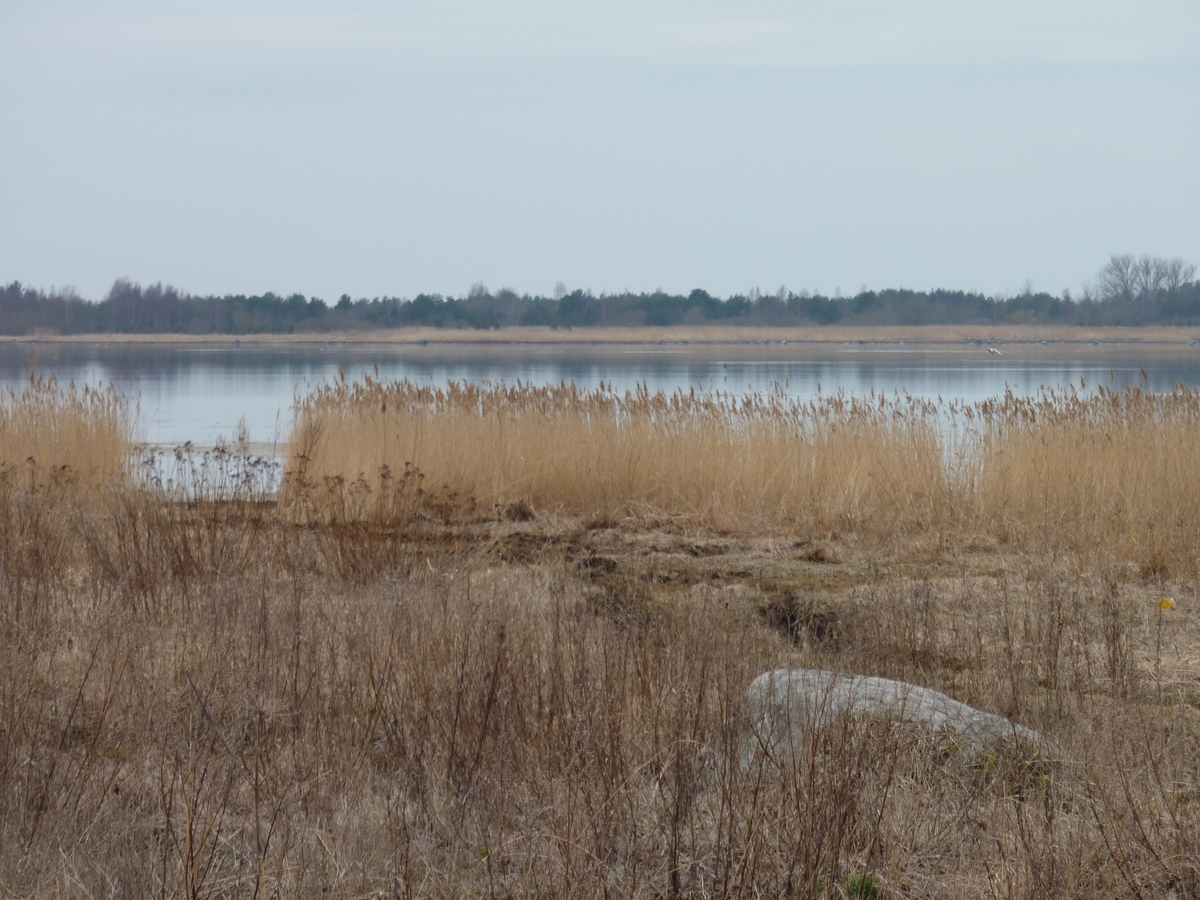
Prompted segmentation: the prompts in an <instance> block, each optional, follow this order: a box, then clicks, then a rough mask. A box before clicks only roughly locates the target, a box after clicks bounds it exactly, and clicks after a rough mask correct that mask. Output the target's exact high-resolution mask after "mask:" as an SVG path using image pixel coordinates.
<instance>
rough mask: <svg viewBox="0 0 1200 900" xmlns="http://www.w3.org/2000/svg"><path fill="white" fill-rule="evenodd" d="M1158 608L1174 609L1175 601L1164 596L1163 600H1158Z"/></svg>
mask: <svg viewBox="0 0 1200 900" xmlns="http://www.w3.org/2000/svg"><path fill="white" fill-rule="evenodd" d="M1158 608H1159V609H1164V610H1166V609H1174V608H1175V601H1174V600H1172V599H1171V598H1170V597H1163V598H1162V599H1161V600H1159V601H1158Z"/></svg>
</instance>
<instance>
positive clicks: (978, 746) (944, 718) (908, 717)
mask: <svg viewBox="0 0 1200 900" xmlns="http://www.w3.org/2000/svg"><path fill="white" fill-rule="evenodd" d="M746 712H747V719H748V723H749V733H748V734H746V735H745V736H744V738H743V739H742V743H741V751H740V756H741V764H742V767H743V768H749V767H750V766H751V765H753V764H754V762H755V761H756V760H758V759H762V758H772V757H775V756H776V755H777V754H780V753H782V752H784V751H786V750H788V748H789V747H790V746H791V745H792V742H793V741H794V742H795V744H796V746H803V745H802V744H801V740H802V739H801V738H800V735H802V733H803V732H804V731H805V730H806V729H810V728H813V727H821V726H824V725H828V724H831V723H833V722H835V721H839V720H841V719H843V718H845V717H870V718H881V719H888V720H892V721H901V722H909V723H914V724H917V725H921V726H925V727H928V728H929V729H930V730H931V731H932V732H933V733H935V734H938V735H942V736H945V737H948V738H949V739H950V740H951V741H952V742H953V743H954V745H956V746H957V747H958V749H959V750H960V752H962V753H963V754H964V758H966V759H969V760H975V759H977V758H979V757H980V756H981V755H983V754H987V753H995V752H998V751H1001V750H1003V749H1005V748H1018V749H1026V750H1030V751H1033V754H1034V755H1038V756H1041V755H1045V754H1047V753H1049V752H1050V751H1051V750H1052V745H1051V744H1050V742H1049V741H1047V740H1046V739H1045V738H1044V737H1043V736H1042V735H1041V734H1039V733H1038V732H1036V731H1034V730H1033V729H1032V728H1026V727H1025V726H1024V725H1018V724H1017V723H1016V722H1013V721H1011V720H1010V719H1006V718H1004V717H1003V716H997V715H994V714H993V713H988V712H982V711H981V710H978V709H975V708H973V707H970V706H967V705H966V704H965V703H959V702H958V701H957V700H952V699H951V698H950V697H947V696H946V695H945V694H941V693H938V692H937V691H934V690H930V689H929V688H924V687H919V686H918V685H915V684H909V683H907V682H904V681H893V680H891V679H889V678H874V677H871V676H867V675H844V674H839V673H836V672H826V671H821V670H819V669H776V670H775V671H773V672H766V673H764V674H762V675H759V676H758V677H757V678H755V679H754V681H753V682H751V684H750V688H749V690H748V691H747V694H746Z"/></svg>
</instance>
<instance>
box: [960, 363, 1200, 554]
mask: <svg viewBox="0 0 1200 900" xmlns="http://www.w3.org/2000/svg"><path fill="white" fill-rule="evenodd" d="M973 424H974V426H975V427H976V428H977V429H978V432H979V440H978V446H977V458H976V459H975V460H974V461H973V464H974V466H975V467H976V471H977V473H978V481H977V482H975V483H973V484H972V487H973V488H974V495H973V496H972V497H970V498H969V499H970V501H971V502H972V503H973V504H974V505H975V508H976V511H977V512H978V514H979V516H980V517H981V519H982V521H984V522H985V523H987V526H988V527H989V528H990V529H991V530H992V532H993V533H995V534H999V535H1003V536H1004V537H1006V538H1008V539H1011V540H1014V541H1016V542H1018V543H1021V544H1025V545H1029V544H1031V543H1034V542H1037V543H1043V544H1049V545H1053V546H1061V547H1064V548H1066V549H1069V550H1071V551H1074V552H1077V553H1081V554H1083V555H1084V556H1085V557H1095V556H1097V555H1104V554H1109V555H1111V556H1115V557H1118V558H1121V559H1127V560H1133V561H1135V562H1136V563H1138V564H1139V565H1140V566H1141V567H1142V568H1143V569H1144V570H1145V571H1146V572H1147V573H1153V574H1156V575H1165V574H1169V573H1177V574H1178V573H1184V572H1190V573H1195V572H1197V571H1198V565H1200V558H1198V556H1197V554H1198V553H1200V543H1198V541H1197V535H1200V390H1197V389H1193V388H1184V387H1180V388H1178V389H1177V390H1175V391H1173V392H1171V393H1167V394H1153V393H1148V392H1146V391H1144V390H1141V389H1140V388H1131V389H1128V390H1125V391H1122V392H1114V391H1112V390H1110V389H1108V388H1105V387H1103V386H1101V387H1100V388H1099V389H1098V391H1097V392H1096V393H1095V394H1091V395H1082V394H1080V393H1078V392H1076V391H1073V390H1068V391H1058V392H1049V393H1044V394H1043V395H1042V396H1040V397H1038V398H1033V399H1025V398H1018V397H1015V396H1013V395H1011V394H1009V395H1008V396H1006V397H1003V398H1000V399H997V400H994V401H987V402H984V403H981V404H979V405H978V406H977V407H976V408H975V419H974V422H973Z"/></svg>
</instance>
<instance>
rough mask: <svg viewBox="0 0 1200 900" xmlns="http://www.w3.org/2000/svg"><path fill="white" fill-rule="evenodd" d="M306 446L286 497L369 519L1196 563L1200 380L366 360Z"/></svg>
mask: <svg viewBox="0 0 1200 900" xmlns="http://www.w3.org/2000/svg"><path fill="white" fill-rule="evenodd" d="M291 452H292V456H291V461H290V463H289V470H288V481H289V483H290V485H291V488H290V489H288V490H285V492H284V498H285V501H287V503H293V500H294V498H295V497H297V496H302V497H304V498H305V499H306V500H312V499H313V498H314V497H317V496H318V495H320V496H322V497H323V499H322V500H321V502H320V503H318V504H317V506H318V507H319V508H326V509H328V508H330V507H332V506H337V507H338V509H340V510H342V511H343V513H344V514H345V515H351V517H353V516H352V514H351V512H349V511H348V509H349V506H348V504H349V502H350V500H351V499H353V500H354V501H355V502H357V503H359V504H360V505H361V504H363V503H375V504H377V505H378V504H379V503H382V502H383V500H384V499H385V498H390V499H389V503H390V504H391V507H393V508H395V507H396V506H397V500H396V498H397V497H399V496H402V497H403V498H404V503H403V504H400V505H401V506H403V508H404V509H405V510H406V511H407V514H409V515H411V514H412V513H413V511H414V510H415V509H417V508H418V507H420V506H421V505H422V504H430V503H433V502H434V499H435V498H436V502H437V504H438V505H439V506H440V507H442V508H445V507H453V508H457V509H459V510H464V509H468V508H469V509H471V510H472V511H475V512H477V511H478V510H480V509H482V510H483V511H484V512H487V511H489V510H491V509H493V508H501V509H503V508H505V507H508V506H510V505H512V504H526V505H528V506H531V507H532V508H533V509H536V510H539V511H542V512H567V513H571V514H576V515H585V516H586V515H597V514H599V515H607V516H618V517H619V516H622V515H633V516H639V515H640V516H643V517H644V516H650V517H655V516H658V517H668V518H678V519H681V520H683V521H686V522H690V523H692V524H693V525H695V526H697V527H717V528H736V529H750V530H754V529H764V530H768V531H780V530H794V531H802V532H806V533H810V534H811V533H816V534H822V533H823V534H838V535H844V536H846V537H849V538H853V537H854V536H858V537H862V538H867V539H870V540H872V541H875V542H885V543H886V542H889V541H896V542H899V543H904V542H905V541H910V540H913V539H915V540H918V541H921V542H924V543H926V544H929V545H933V546H937V547H939V548H942V547H946V546H949V545H960V546H961V545H964V544H972V543H973V542H975V541H976V540H977V539H978V537H980V536H981V535H983V536H986V537H987V538H988V539H989V540H992V541H999V542H1000V543H1001V544H1010V545H1012V546H1015V547H1018V548H1040V547H1054V548H1058V549H1060V550H1063V551H1065V552H1070V553H1073V554H1078V555H1079V557H1080V558H1081V559H1083V560H1085V561H1087V560H1091V561H1095V560H1101V559H1103V558H1106V557H1115V558H1120V559H1126V560H1131V561H1133V562H1135V563H1136V564H1137V565H1138V566H1139V567H1141V568H1142V569H1143V570H1144V571H1145V572H1147V573H1153V574H1156V575H1169V574H1180V573H1193V574H1194V573H1196V572H1198V571H1200V548H1198V547H1197V543H1196V541H1195V540H1194V536H1195V535H1196V534H1197V533H1200V390H1195V389H1185V388H1182V387H1181V388H1179V389H1178V390H1176V391H1174V392H1172V393H1169V394H1163V395H1155V394H1150V393H1147V392H1145V391H1142V390H1140V389H1136V388H1135V389H1130V390H1127V391H1124V392H1121V393H1117V392H1113V391H1111V390H1108V389H1104V388H1102V389H1100V390H1099V391H1098V392H1096V393H1095V394H1083V393H1080V392H1079V391H1075V390H1067V391H1061V392H1048V393H1043V394H1042V395H1040V396H1038V397H1035V398H1020V397H1017V396H1015V395H1013V394H1011V393H1009V394H1008V395H1006V396H1005V397H1002V398H996V399H993V400H987V401H984V402H981V403H977V404H973V405H962V404H933V403H928V402H923V401H919V400H915V399H912V398H908V397H898V398H885V397H868V398H847V397H843V396H833V397H825V398H822V399H819V400H815V401H809V402H802V401H798V400H795V399H792V398H789V397H787V396H785V395H784V394H783V393H782V392H779V391H775V392H772V393H770V394H767V395H752V396H747V397H738V396H734V395H729V394H722V393H695V392H690V393H686V394H684V393H676V394H674V395H666V394H661V393H660V394H654V393H650V392H649V391H647V390H645V389H644V388H642V389H639V390H637V391H634V392H627V393H624V394H619V393H617V392H615V391H612V390H611V389H606V388H602V389H600V390H596V391H584V390H579V389H577V388H576V387H574V386H566V385H560V386H558V387H547V388H535V387H530V386H527V385H526V386H522V385H518V386H516V387H511V386H505V385H491V386H482V387H481V386H473V385H462V384H450V385H448V386H447V387H446V388H444V389H441V388H433V387H427V386H418V385H415V384H412V383H410V382H395V383H388V382H383V381H380V380H376V379H372V378H367V379H364V380H363V381H360V382H354V383H349V382H345V381H342V382H339V383H336V384H333V385H330V386H327V387H323V388H320V389H318V390H317V391H315V392H314V393H312V394H310V395H309V396H307V397H305V398H303V399H302V400H301V401H300V402H299V403H298V405H297V410H296V420H295V429H294V435H293V441H292V451H291ZM396 473H400V474H399V477H397V474H396ZM398 485H402V486H403V487H404V488H405V490H404V491H399V492H398V491H397V486H398ZM351 486H352V487H353V490H351V489H350V488H351ZM389 486H390V489H389ZM307 514H308V515H309V516H310V517H311V515H313V514H314V512H313V510H312V509H310V510H309V512H308V513H307Z"/></svg>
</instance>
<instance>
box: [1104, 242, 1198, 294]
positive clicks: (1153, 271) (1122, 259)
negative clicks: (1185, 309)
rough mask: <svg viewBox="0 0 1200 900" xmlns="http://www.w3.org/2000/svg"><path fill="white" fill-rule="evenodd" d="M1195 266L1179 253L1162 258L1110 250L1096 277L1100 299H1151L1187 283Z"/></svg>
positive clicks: (1191, 277)
mask: <svg viewBox="0 0 1200 900" xmlns="http://www.w3.org/2000/svg"><path fill="white" fill-rule="evenodd" d="M1195 275H1196V266H1195V264H1194V263H1189V262H1187V261H1186V260H1183V259H1181V258H1180V257H1178V256H1177V257H1175V258H1174V259H1163V258H1161V257H1157V256H1142V257H1141V258H1140V259H1139V258H1137V257H1135V256H1134V255H1133V254H1132V253H1119V254H1113V255H1112V256H1111V257H1110V258H1109V260H1108V263H1107V264H1106V265H1105V266H1104V268H1103V269H1101V270H1100V274H1099V275H1098V276H1097V277H1096V280H1097V287H1098V289H1099V294H1100V297H1099V299H1101V300H1110V301H1113V300H1123V301H1127V302H1128V301H1132V300H1141V301H1143V302H1153V301H1154V300H1155V299H1157V298H1158V297H1159V296H1160V295H1161V294H1164V293H1171V292H1174V291H1177V290H1179V289H1180V288H1182V287H1184V286H1185V285H1187V284H1189V283H1190V282H1191V281H1192V279H1193V278H1194V277H1195Z"/></svg>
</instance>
